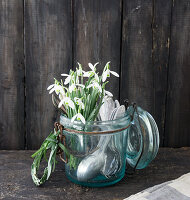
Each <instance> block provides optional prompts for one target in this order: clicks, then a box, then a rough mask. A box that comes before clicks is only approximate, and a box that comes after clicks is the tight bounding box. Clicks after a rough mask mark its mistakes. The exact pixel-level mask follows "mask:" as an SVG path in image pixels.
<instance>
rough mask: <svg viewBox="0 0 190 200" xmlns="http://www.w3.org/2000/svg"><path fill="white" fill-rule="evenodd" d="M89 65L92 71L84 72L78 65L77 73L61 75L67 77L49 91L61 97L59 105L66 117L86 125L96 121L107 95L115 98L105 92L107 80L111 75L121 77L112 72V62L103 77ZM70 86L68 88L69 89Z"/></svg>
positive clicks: (93, 66)
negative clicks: (87, 122)
mask: <svg viewBox="0 0 190 200" xmlns="http://www.w3.org/2000/svg"><path fill="white" fill-rule="evenodd" d="M97 65H98V63H96V64H95V65H93V64H91V63H89V64H88V66H89V68H90V69H91V70H90V71H86V72H85V71H84V70H83V69H82V65H81V64H80V63H78V68H76V71H73V70H70V73H69V74H61V75H62V76H63V77H66V78H65V80H64V82H63V80H61V81H58V80H56V79H55V83H54V84H52V85H50V86H49V87H48V88H47V89H48V90H50V91H49V93H50V94H51V93H53V92H55V93H56V94H57V95H58V97H59V100H60V102H59V105H58V107H59V108H61V107H62V106H64V108H65V109H64V110H65V111H66V113H65V114H66V115H67V117H68V118H71V121H72V122H73V121H74V120H80V121H82V122H83V123H84V124H85V122H86V121H94V120H96V118H97V115H98V112H99V109H100V107H101V105H102V100H103V97H104V96H105V95H108V96H113V95H112V94H111V92H109V91H107V90H105V85H106V84H107V83H108V81H107V78H108V77H110V74H113V75H114V76H117V77H119V75H118V74H117V73H116V72H114V71H111V70H110V62H107V63H106V65H105V67H104V70H103V72H102V75H101V76H99V73H98V72H97V70H96V66H97ZM67 85H68V87H67Z"/></svg>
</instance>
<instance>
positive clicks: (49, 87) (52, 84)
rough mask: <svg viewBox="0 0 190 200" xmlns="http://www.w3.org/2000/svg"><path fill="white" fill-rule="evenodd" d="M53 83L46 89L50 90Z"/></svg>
mask: <svg viewBox="0 0 190 200" xmlns="http://www.w3.org/2000/svg"><path fill="white" fill-rule="evenodd" d="M54 85H55V84H52V85H50V86H49V87H48V88H47V90H50V89H51V88H52V87H54Z"/></svg>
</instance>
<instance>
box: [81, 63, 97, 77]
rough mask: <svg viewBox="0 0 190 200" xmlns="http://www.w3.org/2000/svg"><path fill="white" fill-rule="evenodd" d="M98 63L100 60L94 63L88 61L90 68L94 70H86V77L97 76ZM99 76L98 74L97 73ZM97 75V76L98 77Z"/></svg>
mask: <svg viewBox="0 0 190 200" xmlns="http://www.w3.org/2000/svg"><path fill="white" fill-rule="evenodd" d="M97 64H99V63H98V62H97V63H95V64H94V65H93V64H92V63H88V66H89V67H90V69H91V70H92V71H88V72H84V75H83V76H84V77H92V76H94V75H95V76H96V75H97V74H96V65H97ZM97 76H98V75H97ZM97 76H96V77H97Z"/></svg>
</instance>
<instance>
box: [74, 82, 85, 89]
mask: <svg viewBox="0 0 190 200" xmlns="http://www.w3.org/2000/svg"><path fill="white" fill-rule="evenodd" d="M76 85H77V86H80V87H82V88H85V85H83V84H78V83H77V84H76Z"/></svg>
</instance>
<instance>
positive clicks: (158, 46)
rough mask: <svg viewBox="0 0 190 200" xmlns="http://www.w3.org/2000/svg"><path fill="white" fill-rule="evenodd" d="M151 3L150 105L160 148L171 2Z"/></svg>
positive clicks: (165, 91)
mask: <svg viewBox="0 0 190 200" xmlns="http://www.w3.org/2000/svg"><path fill="white" fill-rule="evenodd" d="M153 3H154V4H153V22H152V30H153V32H152V34H153V47H152V59H153V63H152V64H153V66H152V67H153V69H154V74H153V79H154V88H153V90H154V91H153V92H154V102H152V103H153V104H154V105H153V106H154V118H155V120H156V122H157V125H158V129H159V132H160V146H163V140H164V125H165V113H166V109H165V106H166V94H167V73H168V61H169V44H170V25H171V8H172V0H168V1H165V0H159V1H155V0H154V2H153Z"/></svg>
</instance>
